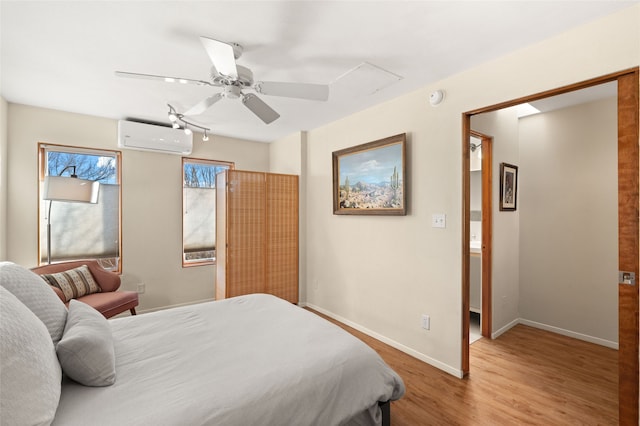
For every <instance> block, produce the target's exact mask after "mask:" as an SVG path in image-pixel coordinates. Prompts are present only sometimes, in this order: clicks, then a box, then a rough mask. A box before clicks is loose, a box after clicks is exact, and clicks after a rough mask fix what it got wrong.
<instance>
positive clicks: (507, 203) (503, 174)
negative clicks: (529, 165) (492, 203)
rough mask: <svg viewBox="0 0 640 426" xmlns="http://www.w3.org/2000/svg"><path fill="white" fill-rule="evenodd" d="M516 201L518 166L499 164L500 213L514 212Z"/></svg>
mask: <svg viewBox="0 0 640 426" xmlns="http://www.w3.org/2000/svg"><path fill="white" fill-rule="evenodd" d="M517 201H518V166H514V165H513V164H507V163H500V211H515V210H516V206H517Z"/></svg>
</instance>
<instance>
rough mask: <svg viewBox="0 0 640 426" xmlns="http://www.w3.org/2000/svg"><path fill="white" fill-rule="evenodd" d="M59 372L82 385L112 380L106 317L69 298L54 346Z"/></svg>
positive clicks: (113, 359)
mask: <svg viewBox="0 0 640 426" xmlns="http://www.w3.org/2000/svg"><path fill="white" fill-rule="evenodd" d="M56 352H57V353H58V359H59V360H60V365H62V371H63V372H64V374H66V375H67V376H69V377H70V378H71V379H73V380H75V381H76V382H78V383H80V384H83V385H85V386H109V385H112V384H113V383H114V382H115V381H116V356H115V352H114V350H113V336H112V335H111V327H110V326H109V323H108V322H107V319H106V318H105V317H104V316H103V315H102V314H101V313H100V312H98V311H96V310H95V309H94V308H92V307H91V306H89V305H87V304H86V303H82V302H79V301H77V300H75V299H71V300H70V301H69V314H68V315H67V325H66V326H65V327H64V334H63V336H62V339H61V340H60V342H59V343H58V346H57V347H56Z"/></svg>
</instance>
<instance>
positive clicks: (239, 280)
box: [216, 170, 298, 303]
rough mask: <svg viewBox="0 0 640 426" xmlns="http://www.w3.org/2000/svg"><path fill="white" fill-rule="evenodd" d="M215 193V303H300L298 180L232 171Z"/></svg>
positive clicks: (220, 179) (222, 177) (220, 178)
mask: <svg viewBox="0 0 640 426" xmlns="http://www.w3.org/2000/svg"><path fill="white" fill-rule="evenodd" d="M216 188H217V200H216V218H217V219H216V222H217V223H216V247H217V249H216V252H217V253H216V255H217V267H216V299H224V298H226V297H233V296H239V295H242V294H249V293H269V294H273V295H275V296H278V297H280V298H282V299H285V300H288V301H289V302H291V303H298V176H295V175H282V174H273V173H262V172H249V171H243V170H227V171H225V172H224V173H221V174H219V175H218V177H217V179H216Z"/></svg>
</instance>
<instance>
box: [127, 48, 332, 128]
mask: <svg viewBox="0 0 640 426" xmlns="http://www.w3.org/2000/svg"><path fill="white" fill-rule="evenodd" d="M200 41H201V42H202V44H203V46H204V48H205V50H206V51H207V54H208V55H209V58H210V59H211V62H212V63H213V66H212V67H211V73H210V80H209V81H204V80H193V79H189V78H180V77H166V76H161V75H152V74H139V73H132V72H125V71H116V75H117V76H119V77H131V78H144V79H150V80H162V81H165V82H168V83H182V84H196V85H200V86H214V87H221V88H222V89H223V91H222V92H219V93H215V94H213V95H211V96H209V97H207V98H205V99H203V100H202V101H200V102H198V103H197V104H195V105H194V106H192V107H191V108H189V109H188V110H187V111H185V112H184V115H198V114H202V113H203V112H205V111H206V110H207V109H208V108H209V107H211V106H212V105H213V104H215V103H216V102H218V101H219V100H221V99H222V98H227V99H241V100H242V104H243V105H244V106H246V107H247V108H248V109H249V110H250V111H251V112H253V113H254V114H255V115H257V116H258V117H259V118H260V119H261V120H262V121H264V122H265V124H269V123H271V122H273V121H274V120H276V119H277V118H278V117H280V114H278V113H277V112H276V111H275V110H274V109H273V108H271V107H270V106H269V105H267V104H266V103H265V102H264V101H263V100H262V99H260V98H259V97H258V96H256V95H255V94H254V93H245V92H244V90H245V89H253V90H255V91H256V92H258V93H261V94H263V95H270V96H284V97H288V98H298V99H308V100H314V101H326V100H327V99H328V98H329V86H328V85H326V84H310V83H284V82H276V81H255V82H254V81H253V73H252V72H251V70H250V69H249V68H246V67H243V66H241V65H238V64H237V63H236V59H238V58H239V57H240V56H241V55H242V50H243V49H242V46H241V45H239V44H238V43H225V42H222V41H218V40H214V39H212V38H208V37H200Z"/></svg>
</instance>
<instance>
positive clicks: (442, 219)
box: [431, 213, 447, 228]
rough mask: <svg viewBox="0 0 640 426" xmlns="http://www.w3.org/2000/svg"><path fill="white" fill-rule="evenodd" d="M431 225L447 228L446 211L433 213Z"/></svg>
mask: <svg viewBox="0 0 640 426" xmlns="http://www.w3.org/2000/svg"><path fill="white" fill-rule="evenodd" d="M431 227H432V228H446V227H447V215H446V214H444V213H434V214H433V215H431Z"/></svg>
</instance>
